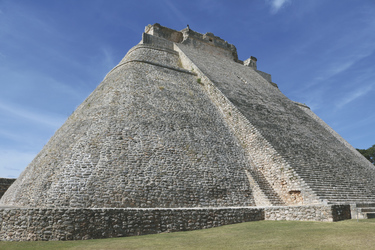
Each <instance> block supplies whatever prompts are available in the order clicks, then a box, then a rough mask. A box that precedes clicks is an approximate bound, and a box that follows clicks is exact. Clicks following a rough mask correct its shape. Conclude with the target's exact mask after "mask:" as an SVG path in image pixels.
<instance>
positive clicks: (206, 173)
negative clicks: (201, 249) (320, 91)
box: [0, 24, 375, 240]
mask: <svg viewBox="0 0 375 250" xmlns="http://www.w3.org/2000/svg"><path fill="white" fill-rule="evenodd" d="M250 59H251V60H253V61H252V63H250V62H249V61H248V60H246V61H245V62H242V61H241V60H239V59H238V56H237V50H236V47H235V46H234V45H232V44H229V43H228V42H226V41H224V40H223V39H221V38H219V37H217V36H215V35H213V34H212V33H206V34H200V33H197V32H195V31H193V30H191V29H190V28H189V27H188V28H186V29H183V30H182V31H175V30H172V29H169V28H166V27H163V26H161V25H159V24H155V25H149V26H147V27H146V29H145V33H144V34H143V35H142V40H141V42H140V43H139V44H138V45H136V46H135V47H133V48H132V49H130V50H129V52H128V53H127V54H126V56H125V57H124V58H123V59H122V60H121V62H120V63H119V64H118V65H117V66H116V67H114V68H113V69H112V70H111V71H110V72H109V73H108V74H107V76H106V77H105V78H104V80H103V82H102V83H100V85H99V86H98V87H97V88H96V89H95V90H94V91H93V93H92V94H91V95H90V96H89V97H88V98H87V99H86V100H85V101H84V102H83V103H82V104H81V105H80V106H79V107H78V108H77V109H76V110H75V112H74V113H73V114H72V115H71V116H70V117H69V118H68V120H67V121H66V122H65V123H64V125H63V126H62V127H61V128H60V129H59V130H58V131H57V132H56V133H55V135H54V136H53V137H52V138H51V139H50V141H49V142H48V143H47V144H46V146H45V147H44V148H43V149H42V150H41V152H40V153H39V154H38V155H37V156H36V157H35V159H34V160H33V161H32V162H31V163H30V164H29V166H27V168H26V169H25V170H24V171H23V172H22V173H21V175H20V177H19V178H18V179H17V180H16V181H15V182H14V184H13V185H12V186H11V187H10V188H9V189H8V191H7V192H6V193H5V194H4V196H3V197H2V198H1V200H0V206H2V207H14V208H7V209H2V210H1V211H2V215H1V216H2V221H1V225H2V229H1V234H0V238H2V239H6V240H17V239H22V240H26V239H30V240H35V239H82V238H98V237H99V238H100V237H115V236H116V235H117V236H120V235H122V236H124V235H135V234H137V233H141V234H144V233H154V232H164V231H168V230H169V229H168V226H166V225H170V223H172V222H173V223H174V220H177V221H178V220H182V219H183V220H186V221H187V222H181V223H182V224H180V228H179V229H178V230H191V229H194V228H195V226H194V225H188V224H189V222H188V221H189V217H191V216H193V217H191V218H195V217H194V216H195V215H194V214H196V213H198V214H200V215H199V216H200V217H199V216H198V217H199V218H206V217H207V216H208V215H207V214H206V213H214V214H216V213H219V214H225V215H223V216H221V215H220V216H219V217H217V218H216V217H215V219H210V220H206V219H204V221H199V222H197V223H198V224H199V225H197V226H196V228H205V227H210V226H213V225H221V224H228V223H237V222H241V221H247V220H259V219H288V220H289V219H290V220H297V219H298V220H323V221H336V220H339V219H347V218H350V210H349V215H348V213H347V211H346V209H347V208H346V206H344V207H340V205H336V206H326V204H341V203H346V204H350V203H366V202H375V187H374V185H373V183H374V181H375V168H374V166H372V165H371V164H370V163H369V162H368V161H367V160H366V159H365V158H364V157H362V156H361V155H360V154H359V153H358V152H356V151H355V150H354V149H353V148H352V147H351V146H350V145H349V144H348V143H347V142H345V140H344V139H342V138H341V137H340V136H339V135H338V134H337V133H335V132H334V131H333V130H332V129H330V128H329V127H328V125H326V124H325V123H324V122H323V121H321V120H320V119H319V118H318V117H317V116H316V115H315V114H313V113H312V111H311V110H310V109H308V108H307V107H306V106H305V105H297V104H296V103H295V102H292V101H290V100H289V99H288V98H287V97H285V96H284V95H283V94H282V93H281V92H280V90H279V89H278V88H277V85H276V84H275V83H273V82H272V81H271V75H270V74H267V73H264V72H261V71H258V70H257V68H256V58H254V57H250ZM250 64H251V65H250ZM249 206H252V207H265V206H266V207H270V209H265V210H262V211H263V212H260V210H257V209H255V208H252V209H250V208H249ZM21 207H26V208H21ZM219 207H220V208H221V209H222V210H220V209H218V210H215V208H219ZM232 207H242V208H243V209H245V207H246V209H245V210H246V211H247V212H246V213H249V217H246V216H247V215H246V216H245V215H241V213H245V210H241V209H240V208H236V209H235V211H234V210H233V211H232V210H231V209H232ZM182 208H184V209H185V210H184V209H182ZM195 209H196V210H195ZM205 209H206V210H205ZM228 209H229V210H228ZM253 209H255V210H253ZM100 211H101V212H100ZM167 211H169V212H167ZM171 211H172V212H171ZM183 211H184V212H183ZM193 211H194V213H193ZM212 211H215V212H212ZM228 211H230V212H228ZM250 211H251V212H250ZM254 211H257V212H254ZM337 211H339V212H337ZM232 212H233V214H234V215H233V216H232V215H230V216H229V215H228V213H232ZM336 212H337V214H335V213H336ZM30 213H31V214H30ZM148 213H150V214H148ZM165 213H167V214H168V213H169V214H170V216H171V217H170V218H168V216H167V215H165ZM184 213H185V214H184ZM201 213H202V214H201ZM246 213H245V214H246ZM259 213H260V214H262V215H260V214H259ZM108 214H110V216H109V215H108ZM144 214H146V215H144ZM160 214H163V216H162V217H163V222H162V223H159V222H158V223H154V220H158V221H159V220H161V219H160V218H159V217H158V216H160ZM38 216H44V217H43V218H47V217H48V216H51V217H48V218H49V219H48V220H49V221H52V222H51V223H52V224H51V225H50V226H49V227H47V228H45V227H44V225H45V224H46V223H42V224H41V225H38V223H37V220H36V219H35V218H39V217H38ZM46 216H47V217H46ZM61 216H63V217H64V218H69V217H71V218H75V219H74V221H76V222H79V223H78V224H79V225H78V224H77V223H75V224H74V223H73V224H74V225H73V224H69V223H68V222H66V221H69V220H68V219H61V218H60V217H61ZM111 216H113V218H114V219H113V220H115V221H118V223H120V221H126V222H124V223H123V224H122V226H123V227H124V228H125V227H126V226H125V225H131V226H129V227H131V228H132V230H134V231H126V230H125V229H124V228H122V226H119V224H116V223H117V222H116V223H115V224H110V225H109V224H108V225H107V224H106V226H103V227H100V226H98V225H99V224H96V223H99V222H100V223H104V224H105V223H106V222H105V221H106V220H107V219H106V218H112V217H111ZM118 216H119V217H118ZM121 216H127V217H129V216H130V217H129V218H132V216H135V217H136V219H129V220H128V219H126V220H125V217H121ZM147 216H151V217H150V221H153V222H152V223H154V224H152V223H151V224H152V225H151V224H147V223H148V222H147V221H148V219H147ZM179 216H182V217H181V218H180V217H179ZM205 216H206V217H205ZM228 216H229V217H230V218H231V219H228V220H227V219H226V218H229V217H228ZM237 216H238V218H237ZM241 216H242V217H241ZM243 216H245V217H246V218H244V217H243ZM259 216H260V217H259ZM84 217H87V218H88V219H87V220H86V219H84ZM156 217H157V218H158V219H155V218H156ZM17 218H18V219H17ZM25 218H27V219H25ZM55 218H60V222H55V221H58V219H57V220H55ZM89 218H96V219H89ZM30 220H31V221H32V224H30V223H31V222H30ZM43 220H44V219H43ZM43 220H42V221H43ZM111 220H112V219H111ZM143 220H145V221H143ZM164 220H165V221H164ZM168 220H170V221H171V222H168ZM190 220H191V219H190ZM199 220H201V219H199ZM202 220H203V219H202ZM26 221H27V222H26ZM64 221H65V222H66V224H64V225H65V226H64V227H63V225H62V224H61V223H62V222H64ZM135 221H136V222H135ZM207 221H211V222H210V223H211V224H212V223H213V224H212V225H211V224H207V223H208V222H207ZM25 223H26V224H25ZM59 223H60V224H59ZM111 223H112V222H111ZM186 223H187V224H186ZM47 224H48V223H47ZM156 224H157V225H156ZM30 225H33V226H32V227H30ZM141 225H146V226H145V227H143V226H141ZM181 225H182V226H181ZM186 225H188V226H186ZM72 227H73V228H72ZM96 227H97V228H98V229H95V228H96ZM137 227H139V228H138V229H137ZM171 227H172V228H178V226H171ZM30 228H31V229H30ZM114 228H122V229H121V230H120V229H118V230H120V231H118V230H117V229H114ZM73 229H74V230H73ZM22 230H24V231H22ZM72 230H73V231H72ZM80 230H82V232H81V231H80ZM90 230H94V231H93V232H92V233H90ZM108 230H109V231H110V232H111V233H109V231H108ZM111 230H112V231H111ZM172 231H173V230H172ZM6 232H9V233H6ZM44 232H47V233H44ZM26 235H29V236H26ZM74 235H77V236H74ZM64 237H65V238H64Z"/></svg>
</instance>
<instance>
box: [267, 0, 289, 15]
mask: <svg viewBox="0 0 375 250" xmlns="http://www.w3.org/2000/svg"><path fill="white" fill-rule="evenodd" d="M290 2H291V0H271V1H268V3H269V4H270V5H271V12H272V14H275V13H277V12H278V11H279V10H280V9H281V8H282V7H283V6H285V5H286V4H287V3H290Z"/></svg>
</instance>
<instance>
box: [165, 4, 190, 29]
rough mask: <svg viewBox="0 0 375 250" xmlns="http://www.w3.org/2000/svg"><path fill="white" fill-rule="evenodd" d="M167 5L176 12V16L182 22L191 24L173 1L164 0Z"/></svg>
mask: <svg viewBox="0 0 375 250" xmlns="http://www.w3.org/2000/svg"><path fill="white" fill-rule="evenodd" d="M164 3H165V5H166V6H167V7H168V8H169V9H170V10H171V12H172V13H173V14H174V18H176V19H178V20H179V21H180V23H181V24H184V25H186V24H189V21H188V20H189V19H188V18H187V17H186V16H185V14H184V13H182V12H181V11H180V10H179V9H178V8H177V7H176V6H175V5H174V4H173V3H172V1H169V0H164Z"/></svg>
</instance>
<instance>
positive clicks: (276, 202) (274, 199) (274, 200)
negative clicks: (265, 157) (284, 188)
mask: <svg viewBox="0 0 375 250" xmlns="http://www.w3.org/2000/svg"><path fill="white" fill-rule="evenodd" d="M250 173H251V175H252V176H253V178H254V180H255V181H256V182H257V184H258V185H259V187H260V188H261V189H262V191H263V194H264V195H265V196H266V197H267V198H268V200H269V201H270V202H271V204H272V205H273V206H285V203H284V202H283V201H282V200H281V198H280V197H279V195H278V194H277V193H276V192H275V191H274V190H273V188H272V187H271V185H270V184H269V183H268V181H267V180H266V178H265V177H264V176H263V175H262V173H260V172H259V171H258V170H256V169H251V170H250Z"/></svg>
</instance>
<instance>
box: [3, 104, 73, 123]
mask: <svg viewBox="0 0 375 250" xmlns="http://www.w3.org/2000/svg"><path fill="white" fill-rule="evenodd" d="M0 111H2V112H5V113H8V114H10V115H13V116H16V117H18V118H21V119H26V120H28V121H32V122H34V123H38V124H40V125H44V126H48V127H52V128H58V127H60V126H61V125H62V123H63V122H64V121H65V119H66V118H65V117H62V116H60V115H55V114H53V115H51V114H45V113H39V112H35V111H30V110H27V109H26V108H20V107H17V106H16V105H14V104H10V103H2V102H0Z"/></svg>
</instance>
